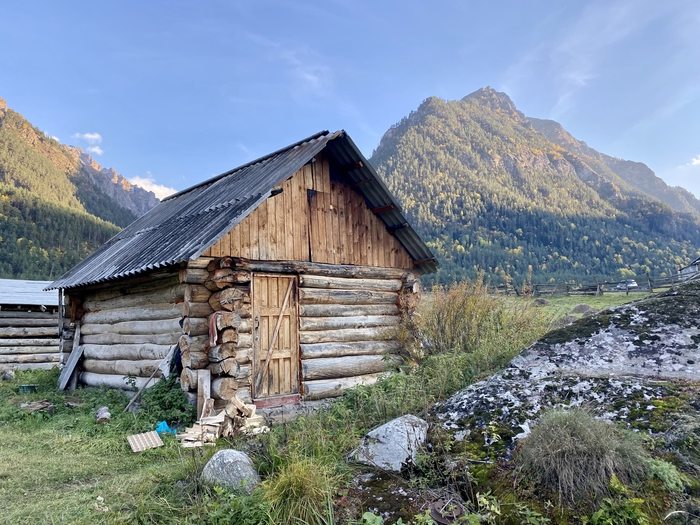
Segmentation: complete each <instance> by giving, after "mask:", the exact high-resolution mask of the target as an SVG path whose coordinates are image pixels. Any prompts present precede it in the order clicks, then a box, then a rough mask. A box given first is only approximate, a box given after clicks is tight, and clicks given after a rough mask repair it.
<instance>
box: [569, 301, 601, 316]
mask: <svg viewBox="0 0 700 525" xmlns="http://www.w3.org/2000/svg"><path fill="white" fill-rule="evenodd" d="M595 311H596V309H595V308H593V307H592V306H591V305H589V304H586V303H581V304H577V305H576V306H574V307H573V309H572V310H571V311H570V312H569V313H570V314H583V315H588V314H590V313H593V312H595Z"/></svg>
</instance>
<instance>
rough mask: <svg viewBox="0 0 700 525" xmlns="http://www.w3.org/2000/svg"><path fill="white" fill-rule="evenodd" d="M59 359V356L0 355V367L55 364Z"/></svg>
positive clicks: (57, 354)
mask: <svg viewBox="0 0 700 525" xmlns="http://www.w3.org/2000/svg"><path fill="white" fill-rule="evenodd" d="M60 358H61V356H60V354H59V353H58V352H56V353H55V354H46V353H43V354H14V355H0V365H4V364H12V363H57V362H58V361H59V359H60Z"/></svg>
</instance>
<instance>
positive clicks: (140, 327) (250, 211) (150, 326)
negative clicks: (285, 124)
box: [52, 131, 437, 406]
mask: <svg viewBox="0 0 700 525" xmlns="http://www.w3.org/2000/svg"><path fill="white" fill-rule="evenodd" d="M436 267H437V263H436V261H435V258H434V256H433V254H432V253H431V252H430V250H429V249H428V248H427V247H426V246H425V244H424V243H423V242H422V241H421V239H420V238H419V237H418V236H417V234H416V233H415V232H414V230H413V229H412V228H411V226H410V225H409V224H408V223H407V221H406V219H405V218H404V216H403V215H402V212H401V208H400V206H399V204H398V203H397V202H396V200H395V199H394V198H393V197H392V196H391V194H390V193H389V191H388V190H387V188H386V186H385V185H384V183H383V182H382V181H381V180H380V179H379V178H378V176H377V174H376V172H375V171H374V169H373V168H372V167H371V166H370V165H369V163H368V162H367V160H366V159H365V158H364V157H363V155H362V154H361V153H360V151H359V150H358V149H357V147H356V146H355V144H354V143H353V142H352V140H351V139H350V138H349V137H348V135H347V134H346V133H345V132H344V131H339V132H336V133H329V132H327V131H324V132H321V133H318V134H316V135H314V136H312V137H309V138H307V139H304V140H302V141H300V142H298V143H296V144H292V145H291V146H288V147H286V148H284V149H281V150H279V151H276V152H274V153H272V154H270V155H267V156H265V157H262V158H260V159H257V160H255V161H253V162H250V163H248V164H245V165H243V166H240V167H238V168H236V169H233V170H231V171H228V172H226V173H223V174H221V175H219V176H217V177H214V178H212V179H209V180H207V181H205V182H203V183H201V184H197V185H195V186H192V187H191V188H189V189H187V190H184V191H181V192H179V193H177V194H175V195H173V196H171V197H168V198H167V199H165V200H164V201H163V202H162V203H161V204H160V205H158V206H157V207H156V208H154V209H153V210H151V211H150V212H149V213H148V214H146V215H144V216H143V217H141V218H140V219H138V220H137V221H136V222H134V223H133V224H131V225H130V226H128V227H127V228H125V229H124V230H123V231H122V232H121V233H119V234H118V235H116V236H115V237H114V238H113V239H111V240H110V241H109V242H107V243H106V244H105V245H104V246H103V247H101V248H100V249H99V250H97V251H96V252H95V253H94V254H92V255H91V256H90V257H88V258H87V259H85V260H84V261H83V262H81V263H80V264H79V265H77V266H76V267H75V268H73V269H72V270H70V271H69V272H68V273H66V274H65V275H64V276H63V277H61V278H60V279H58V280H57V281H56V282H54V283H53V284H52V287H53V288H59V289H63V290H64V291H65V293H66V296H67V303H68V304H71V305H72V310H71V311H72V319H71V321H73V322H75V323H76V325H79V327H80V337H79V341H77V343H79V344H80V346H81V349H82V351H83V360H82V362H81V363H80V374H79V378H80V380H81V382H82V383H84V384H88V385H103V384H104V385H109V386H113V387H124V388H125V387H126V385H127V382H126V379H125V378H124V376H125V375H127V374H128V375H132V376H134V377H136V382H137V385H142V384H144V383H145V382H146V381H147V380H148V377H149V376H150V375H151V374H152V372H153V371H154V370H155V369H156V368H157V366H158V364H159V362H160V360H161V359H163V357H164V356H165V355H167V353H168V352H169V350H170V349H171V347H172V346H173V345H179V348H180V351H181V355H182V365H183V370H182V374H181V384H182V387H183V388H184V389H186V390H196V389H197V381H198V376H199V375H200V374H199V372H198V371H199V370H203V369H207V370H209V371H210V372H211V377H212V381H211V395H212V397H214V398H219V399H230V398H231V397H232V396H234V395H237V396H238V397H239V398H240V399H243V400H250V399H252V400H254V401H256V404H258V405H264V406H274V405H275V404H285V403H290V402H295V401H298V400H300V399H306V400H312V399H321V398H325V397H333V396H338V395H340V393H342V391H343V390H345V389H346V388H349V387H352V386H355V385H358V384H361V383H369V382H372V381H375V380H376V378H377V376H378V375H379V374H380V373H381V372H383V371H384V370H386V369H387V367H390V366H392V363H393V362H395V360H396V356H395V355H393V354H395V353H396V351H397V349H398V345H397V343H396V341H394V340H392V334H393V332H392V330H393V327H395V326H396V325H397V324H398V323H399V320H400V316H401V315H403V314H405V313H408V312H410V311H411V309H412V308H414V307H415V305H416V304H417V294H418V293H419V281H418V279H419V276H420V274H421V273H425V272H432V271H435V269H436ZM156 377H157V376H156Z"/></svg>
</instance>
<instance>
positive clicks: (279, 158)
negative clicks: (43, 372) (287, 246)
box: [48, 131, 437, 289]
mask: <svg viewBox="0 0 700 525" xmlns="http://www.w3.org/2000/svg"><path fill="white" fill-rule="evenodd" d="M324 148H327V151H328V152H329V154H330V155H331V156H332V157H334V158H335V160H336V163H337V164H338V165H340V166H348V165H352V164H354V163H357V162H358V161H359V162H361V163H362V165H363V167H361V168H358V169H355V170H353V171H350V172H348V173H347V175H348V177H350V180H351V181H357V180H366V179H372V182H371V183H368V184H363V185H361V186H358V187H357V188H356V189H357V191H359V192H360V193H361V194H362V195H363V196H364V197H365V199H366V201H367V203H368V205H369V206H370V207H372V208H377V207H381V206H383V205H385V204H392V205H393V206H394V207H393V209H391V210H388V211H386V212H382V213H381V214H379V216H380V217H381V219H382V220H383V221H384V223H385V224H386V225H387V227H388V228H392V227H393V226H398V225H403V224H405V223H406V219H405V218H404V217H403V215H402V214H401V209H400V207H399V205H398V203H397V202H396V201H395V200H394V198H393V197H392V196H391V194H390V193H389V191H388V190H387V188H386V186H385V185H384V183H383V182H382V181H381V180H380V179H379V178H378V176H377V174H376V172H375V171H374V169H373V168H372V167H371V166H370V164H369V163H368V162H367V159H365V158H364V156H363V155H362V153H360V151H359V150H358V149H357V147H356V146H355V144H354V143H353V142H352V140H351V139H350V137H348V136H347V134H346V133H345V132H344V131H338V132H336V133H332V134H331V133H329V132H328V131H322V132H320V133H317V134H316V135H313V136H311V137H309V138H306V139H304V140H302V141H300V142H297V143H295V144H292V145H290V146H288V147H286V148H284V149H281V150H278V151H276V152H274V153H271V154H269V155H266V156H265V157H262V158H260V159H257V160H255V161H253V162H250V163H248V164H244V165H243V166H240V167H238V168H235V169H233V170H231V171H227V172H226V173H222V174H221V175H218V176H216V177H213V178H211V179H209V180H207V181H204V182H202V183H200V184H197V185H195V186H192V187H191V188H188V189H186V190H183V191H181V192H179V193H176V194H175V195H172V196H170V197H168V198H167V199H165V200H163V201H162V202H161V203H160V204H159V205H158V206H156V207H155V208H153V209H152V210H151V211H150V212H148V213H147V214H146V215H144V216H143V217H141V218H139V219H137V220H136V221H135V222H133V223H132V224H130V225H129V226H127V227H126V228H125V229H124V230H122V231H121V232H120V233H118V234H117V235H115V236H114V237H113V238H112V239H110V240H109V241H108V242H107V243H106V244H104V245H103V246H102V247H101V248H99V249H98V250H97V251H95V252H94V253H93V254H92V255H90V256H89V257H88V258H86V259H85V260H84V261H82V262H81V263H79V264H78V265H76V266H75V267H74V268H72V269H71V270H70V271H68V272H67V273H66V274H65V275H63V276H62V277H61V278H60V279H58V280H56V281H55V282H54V283H52V284H51V286H50V287H49V288H48V289H53V288H75V287H78V286H85V285H90V284H96V283H100V282H104V281H108V280H113V279H119V278H121V277H126V276H129V275H134V274H137V273H141V272H144V271H147V270H151V269H154V268H160V267H164V266H169V265H172V264H177V263H180V262H184V261H188V260H192V259H196V258H197V257H199V256H200V255H201V254H202V253H203V252H204V251H205V250H206V249H207V248H209V247H210V246H212V245H213V244H214V243H216V241H218V240H219V239H220V238H221V237H222V236H224V235H225V234H226V233H227V232H228V231H229V230H231V228H233V227H234V226H235V225H236V224H238V223H239V222H240V221H242V220H243V219H244V218H245V217H246V216H247V215H248V214H249V213H250V212H252V211H253V210H254V209H255V208H257V207H258V206H259V205H260V204H261V203H262V202H263V201H265V199H267V198H268V197H270V192H271V191H272V189H273V188H274V187H275V186H277V185H278V184H280V183H281V182H283V181H285V180H286V179H287V178H289V177H291V176H292V175H293V174H294V173H295V172H296V171H297V170H299V169H300V168H301V167H302V166H304V164H306V163H307V162H309V161H310V160H311V159H313V158H314V157H315V156H316V155H317V154H318V153H319V152H320V151H321V150H323V149H324ZM394 235H395V236H396V238H397V239H398V240H399V241H400V242H401V244H402V245H403V246H404V247H405V248H406V250H407V251H408V253H409V254H410V255H411V257H412V258H413V259H414V260H415V261H422V262H423V263H422V264H421V266H420V270H421V271H423V272H432V271H435V268H436V266H437V264H436V263H435V262H434V256H433V254H432V253H431V252H430V250H429V249H428V248H427V246H425V244H424V243H423V241H421V239H420V238H419V237H418V235H417V234H416V233H415V231H413V229H412V228H411V227H410V226H408V227H404V228H401V229H397V230H396V231H395V232H394Z"/></svg>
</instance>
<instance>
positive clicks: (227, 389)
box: [211, 376, 237, 400]
mask: <svg viewBox="0 0 700 525" xmlns="http://www.w3.org/2000/svg"><path fill="white" fill-rule="evenodd" d="M236 389H237V383H236V379H235V378H233V377H228V376H223V377H217V378H216V379H214V380H213V381H212V382H211V397H213V398H214V399H226V400H228V399H231V398H232V397H233V396H234V395H236Z"/></svg>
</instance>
